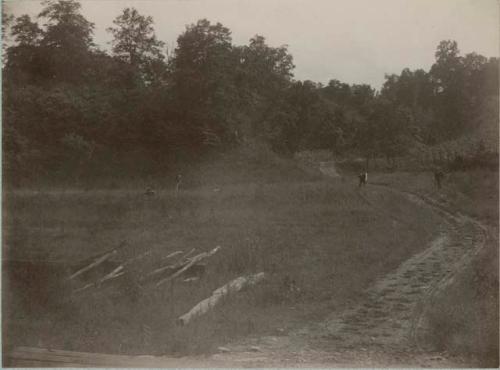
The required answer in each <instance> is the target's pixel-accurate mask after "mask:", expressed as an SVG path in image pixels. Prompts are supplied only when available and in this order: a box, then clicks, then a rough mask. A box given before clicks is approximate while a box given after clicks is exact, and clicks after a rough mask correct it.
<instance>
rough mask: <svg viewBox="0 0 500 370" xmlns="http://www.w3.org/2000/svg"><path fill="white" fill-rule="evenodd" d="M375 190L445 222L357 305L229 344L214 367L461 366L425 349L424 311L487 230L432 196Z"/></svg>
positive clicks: (480, 243)
mask: <svg viewBox="0 0 500 370" xmlns="http://www.w3.org/2000/svg"><path fill="white" fill-rule="evenodd" d="M380 188H381V189H382V188H383V189H384V190H385V191H387V192H389V193H399V194H404V195H405V196H406V197H407V198H408V199H409V200H410V201H412V202H414V203H415V204H417V205H418V206H420V207H426V208H428V209H429V210H431V211H432V212H435V213H437V214H438V215H439V216H440V217H441V219H442V221H443V222H442V224H441V225H439V227H440V234H439V236H438V237H437V238H435V239H434V240H433V241H432V242H431V243H430V245H429V246H428V248H427V249H425V250H424V251H423V252H421V253H418V254H416V255H414V256H413V257H412V258H410V259H408V260H407V261H405V262H404V263H403V264H401V265H400V266H399V267H398V268H397V269H396V270H395V271H393V272H391V273H389V274H387V275H386V276H384V277H383V278H381V279H380V280H378V281H376V282H374V283H373V285H371V286H370V287H369V288H368V289H367V291H366V295H365V299H363V300H362V303H361V304H357V305H355V306H352V307H349V308H348V309H346V310H344V311H342V312H337V313H334V314H332V316H331V317H329V318H328V319H327V320H326V321H325V322H323V323H321V324H316V325H309V326H306V327H304V328H302V329H300V330H297V331H295V332H292V333H289V334H288V335H286V336H273V337H264V338H253V339H252V338H250V339H247V340H245V341H244V342H240V343H237V344H233V345H229V346H227V348H226V347H225V348H222V349H221V350H222V353H218V354H215V355H213V356H212V358H211V361H215V363H216V364H215V366H216V365H217V363H218V364H221V365H224V366H230V365H231V364H234V365H235V366H238V367H262V366H265V367H274V366H286V367H325V366H327V367H345V366H349V367H354V366H356V367H357V366H362V367H374V366H383V367H386V366H416V367H462V366H466V364H464V363H461V361H460V360H459V359H453V358H449V357H448V356H447V355H446V354H436V353H432V352H429V349H425V344H424V343H423V341H422V340H421V338H422V336H423V334H424V333H425V331H426V330H427V328H426V322H425V315H424V314H425V312H426V309H427V308H428V307H429V303H430V301H431V300H432V299H434V298H435V297H436V296H437V294H438V293H439V292H440V291H441V290H443V289H445V288H446V287H447V286H448V285H449V284H450V283H451V282H452V281H453V279H454V278H455V276H456V274H457V272H459V271H460V270H461V269H462V268H463V266H464V265H466V264H467V263H469V261H470V260H471V259H472V257H473V256H474V255H476V254H477V253H478V252H479V251H480V250H481V248H483V246H484V245H485V241H486V237H487V230H486V228H485V227H484V226H483V225H482V224H481V223H479V222H478V221H476V220H473V219H471V218H470V217H467V216H464V215H462V214H459V213H456V212H455V213H452V212H450V211H448V210H447V209H446V208H445V207H443V206H442V205H440V204H439V203H437V202H436V201H434V200H432V199H430V198H427V197H422V196H418V195H415V194H411V193H401V192H399V191H397V190H394V189H391V188H388V187H380ZM381 258H383V256H381Z"/></svg>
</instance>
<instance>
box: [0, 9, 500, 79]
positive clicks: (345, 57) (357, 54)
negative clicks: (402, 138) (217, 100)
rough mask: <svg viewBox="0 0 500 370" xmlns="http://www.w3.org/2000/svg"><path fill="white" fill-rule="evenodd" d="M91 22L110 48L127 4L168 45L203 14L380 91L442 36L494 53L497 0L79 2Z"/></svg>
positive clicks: (316, 69)
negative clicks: (148, 21) (150, 19)
mask: <svg viewBox="0 0 500 370" xmlns="http://www.w3.org/2000/svg"><path fill="white" fill-rule="evenodd" d="M4 2H5V3H6V9H7V11H8V12H10V13H12V14H14V15H15V16H19V15H21V14H30V15H36V14H38V13H39V12H40V10H41V9H42V6H41V3H40V1H33V0H10V1H4ZM81 4H82V13H83V15H84V16H85V17H86V18H87V19H88V20H89V21H91V22H93V23H95V33H94V41H95V42H96V43H97V44H98V45H99V46H100V47H101V48H103V49H109V41H110V40H111V36H110V35H109V33H107V32H106V28H107V27H110V26H112V21H113V19H114V18H115V17H116V16H117V15H119V14H120V13H121V11H122V10H123V9H124V8H126V7H135V8H136V9H137V10H138V11H139V12H140V13H141V14H143V15H150V16H152V17H153V20H154V22H155V30H156V34H157V37H158V38H159V39H160V40H162V41H164V42H165V43H166V44H167V45H168V46H169V47H170V48H171V49H173V48H175V46H176V39H177V36H178V35H179V34H181V33H182V32H183V31H184V30H185V27H186V25H187V24H191V23H194V22H196V21H197V20H198V19H201V18H207V19H208V20H210V21H211V22H221V23H222V24H223V25H224V26H226V27H228V28H229V29H230V30H231V31H232V37H233V43H234V44H237V45H243V44H247V43H248V40H249V39H250V38H251V37H253V36H254V35H255V34H260V35H262V36H264V37H265V38H266V40H267V43H268V44H269V45H271V46H280V45H285V44H286V45H288V47H289V51H290V53H291V54H292V55H293V57H294V64H295V66H296V68H295V71H294V74H295V78H296V79H299V80H306V79H307V80H312V81H315V82H321V83H324V84H326V83H328V81H329V80H331V79H338V80H340V81H342V82H347V83H350V84H353V83H357V84H359V83H368V84H370V85H372V86H373V87H375V88H376V89H379V88H380V87H381V86H382V84H383V82H384V76H385V74H392V73H397V74H399V73H400V72H401V70H402V69H404V68H407V67H408V68H410V69H417V68H422V69H425V70H428V69H429V68H430V66H431V65H432V63H433V62H434V52H435V50H436V46H437V45H438V43H439V42H440V41H441V40H446V39H452V40H456V41H457V42H458V47H459V49H460V50H461V52H462V54H466V53H470V52H473V51H475V52H477V53H479V54H482V55H484V56H487V57H491V56H496V57H497V56H499V43H500V40H499V19H500V18H499V17H500V15H499V2H498V1H497V0H135V1H131V0H83V1H81Z"/></svg>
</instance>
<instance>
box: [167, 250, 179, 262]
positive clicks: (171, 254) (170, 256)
mask: <svg viewBox="0 0 500 370" xmlns="http://www.w3.org/2000/svg"><path fill="white" fill-rule="evenodd" d="M181 253H182V251H175V252H172V253H170V254H169V255H168V256H166V257H165V258H163V259H164V260H166V259H168V258H172V257H175V256H177V255H179V254H181Z"/></svg>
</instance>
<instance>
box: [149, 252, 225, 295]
mask: <svg viewBox="0 0 500 370" xmlns="http://www.w3.org/2000/svg"><path fill="white" fill-rule="evenodd" d="M219 249H220V247H219V246H217V247H215V248H214V249H212V250H211V251H210V252H204V253H200V254H198V255H196V256H194V257H191V258H190V259H189V262H188V263H187V264H186V265H184V266H183V267H182V268H181V269H179V270H177V271H176V272H175V273H173V274H172V275H170V276H168V277H166V278H165V279H163V280H160V281H159V282H157V283H156V286H157V287H158V286H160V285H162V284H164V283H166V282H167V281H171V280H173V279H175V278H176V277H177V276H179V275H181V274H182V273H183V272H184V271H186V270H187V269H189V268H190V267H191V266H193V265H194V264H196V263H198V262H200V261H201V260H203V259H205V258H208V257H211V256H213V255H214V254H215V253H217V252H218V251H219Z"/></svg>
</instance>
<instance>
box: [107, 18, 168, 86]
mask: <svg viewBox="0 0 500 370" xmlns="http://www.w3.org/2000/svg"><path fill="white" fill-rule="evenodd" d="M113 23H114V24H115V27H109V28H108V29H107V31H108V32H110V33H111V34H112V35H113V37H114V39H113V41H112V42H111V43H112V46H113V49H112V50H113V54H114V55H115V56H117V57H118V58H119V59H121V60H123V61H124V62H126V63H129V64H130V65H132V67H134V68H137V69H139V70H140V72H141V74H142V77H143V78H144V79H145V80H147V82H154V80H155V78H161V77H162V72H163V71H162V69H164V68H165V65H164V63H163V60H164V58H165V57H164V55H163V53H162V48H163V46H164V45H165V44H164V43H163V42H162V41H159V40H158V39H157V38H156V35H155V32H154V28H153V18H152V17H150V16H148V17H146V16H143V15H141V14H139V12H138V11H137V9H135V8H126V9H124V10H123V13H122V14H121V15H119V16H118V17H117V18H116V19H115V20H114V21H113Z"/></svg>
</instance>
